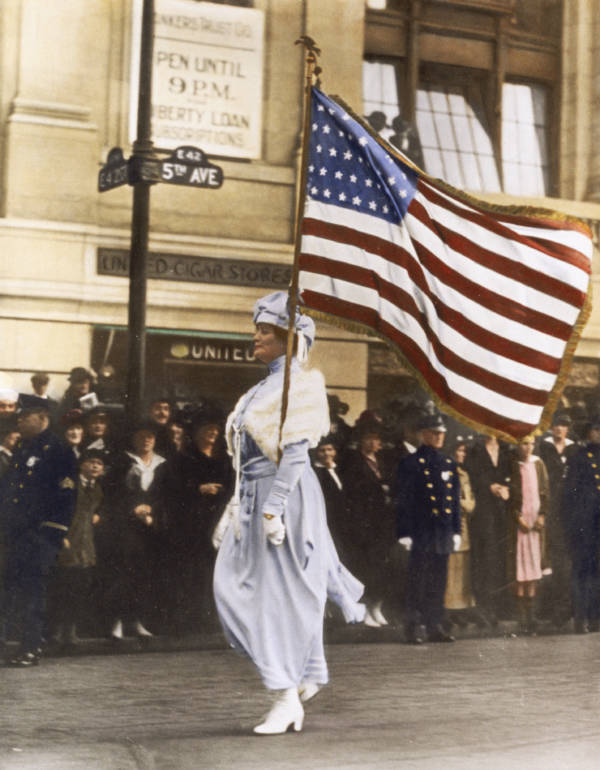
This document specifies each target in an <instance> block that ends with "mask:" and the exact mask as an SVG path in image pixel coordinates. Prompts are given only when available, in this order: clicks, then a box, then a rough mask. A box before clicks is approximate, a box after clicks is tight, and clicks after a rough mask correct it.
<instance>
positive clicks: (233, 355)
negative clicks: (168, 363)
mask: <svg viewBox="0 0 600 770" xmlns="http://www.w3.org/2000/svg"><path fill="white" fill-rule="evenodd" d="M168 358H171V359H174V360H175V361H198V362H204V363H223V364H256V363H257V362H256V359H255V358H254V343H253V342H252V340H247V341H241V340H229V339H202V338H197V337H196V338H194V337H192V338H186V337H180V338H176V339H174V340H172V341H171V342H170V344H169V350H168Z"/></svg>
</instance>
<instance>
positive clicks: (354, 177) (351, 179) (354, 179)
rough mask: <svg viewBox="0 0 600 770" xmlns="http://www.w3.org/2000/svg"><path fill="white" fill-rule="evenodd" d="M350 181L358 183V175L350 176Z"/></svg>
mask: <svg viewBox="0 0 600 770" xmlns="http://www.w3.org/2000/svg"><path fill="white" fill-rule="evenodd" d="M350 181H351V182H356V174H350Z"/></svg>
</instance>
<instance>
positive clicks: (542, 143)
mask: <svg viewBox="0 0 600 770" xmlns="http://www.w3.org/2000/svg"><path fill="white" fill-rule="evenodd" d="M546 102H547V91H546V88H545V87H544V86H542V85H537V84H532V83H504V85H503V88H502V170H503V174H504V192H507V193H511V194H513V195H530V196H543V195H548V194H549V192H550V174H549V161H548V143H547V130H548V126H547V105H546Z"/></svg>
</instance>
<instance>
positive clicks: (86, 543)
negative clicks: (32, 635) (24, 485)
mask: <svg viewBox="0 0 600 770" xmlns="http://www.w3.org/2000/svg"><path fill="white" fill-rule="evenodd" d="M103 473H104V456H103V453H102V451H101V450H98V449H89V450H87V451H86V452H84V453H83V454H82V456H81V459H80V461H79V478H78V483H77V504H76V508H75V514H74V516H73V521H72V522H71V526H70V527H69V531H68V532H67V535H66V537H65V538H64V540H63V546H62V549H61V551H60V553H59V556H58V562H57V567H56V572H55V578H54V581H53V590H52V597H53V602H52V604H53V605H54V606H53V609H54V612H53V621H54V622H53V626H54V628H53V640H54V641H55V642H56V643H59V644H67V645H72V644H76V643H77V641H78V638H77V626H78V625H79V624H80V623H81V621H82V619H83V617H84V615H85V609H86V598H87V597H88V596H89V594H90V589H91V585H92V577H93V568H94V567H95V565H96V548H95V544H94V527H95V526H96V525H97V524H98V522H99V521H100V510H101V507H102V503H103V499H104V494H103V491H102V487H101V485H100V483H99V480H100V478H101V477H102V475H103Z"/></svg>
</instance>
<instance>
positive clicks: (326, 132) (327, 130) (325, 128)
mask: <svg viewBox="0 0 600 770" xmlns="http://www.w3.org/2000/svg"><path fill="white" fill-rule="evenodd" d="M330 132H331V129H330V128H329V126H327V125H325V126H323V133H324V134H329V133H330Z"/></svg>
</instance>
